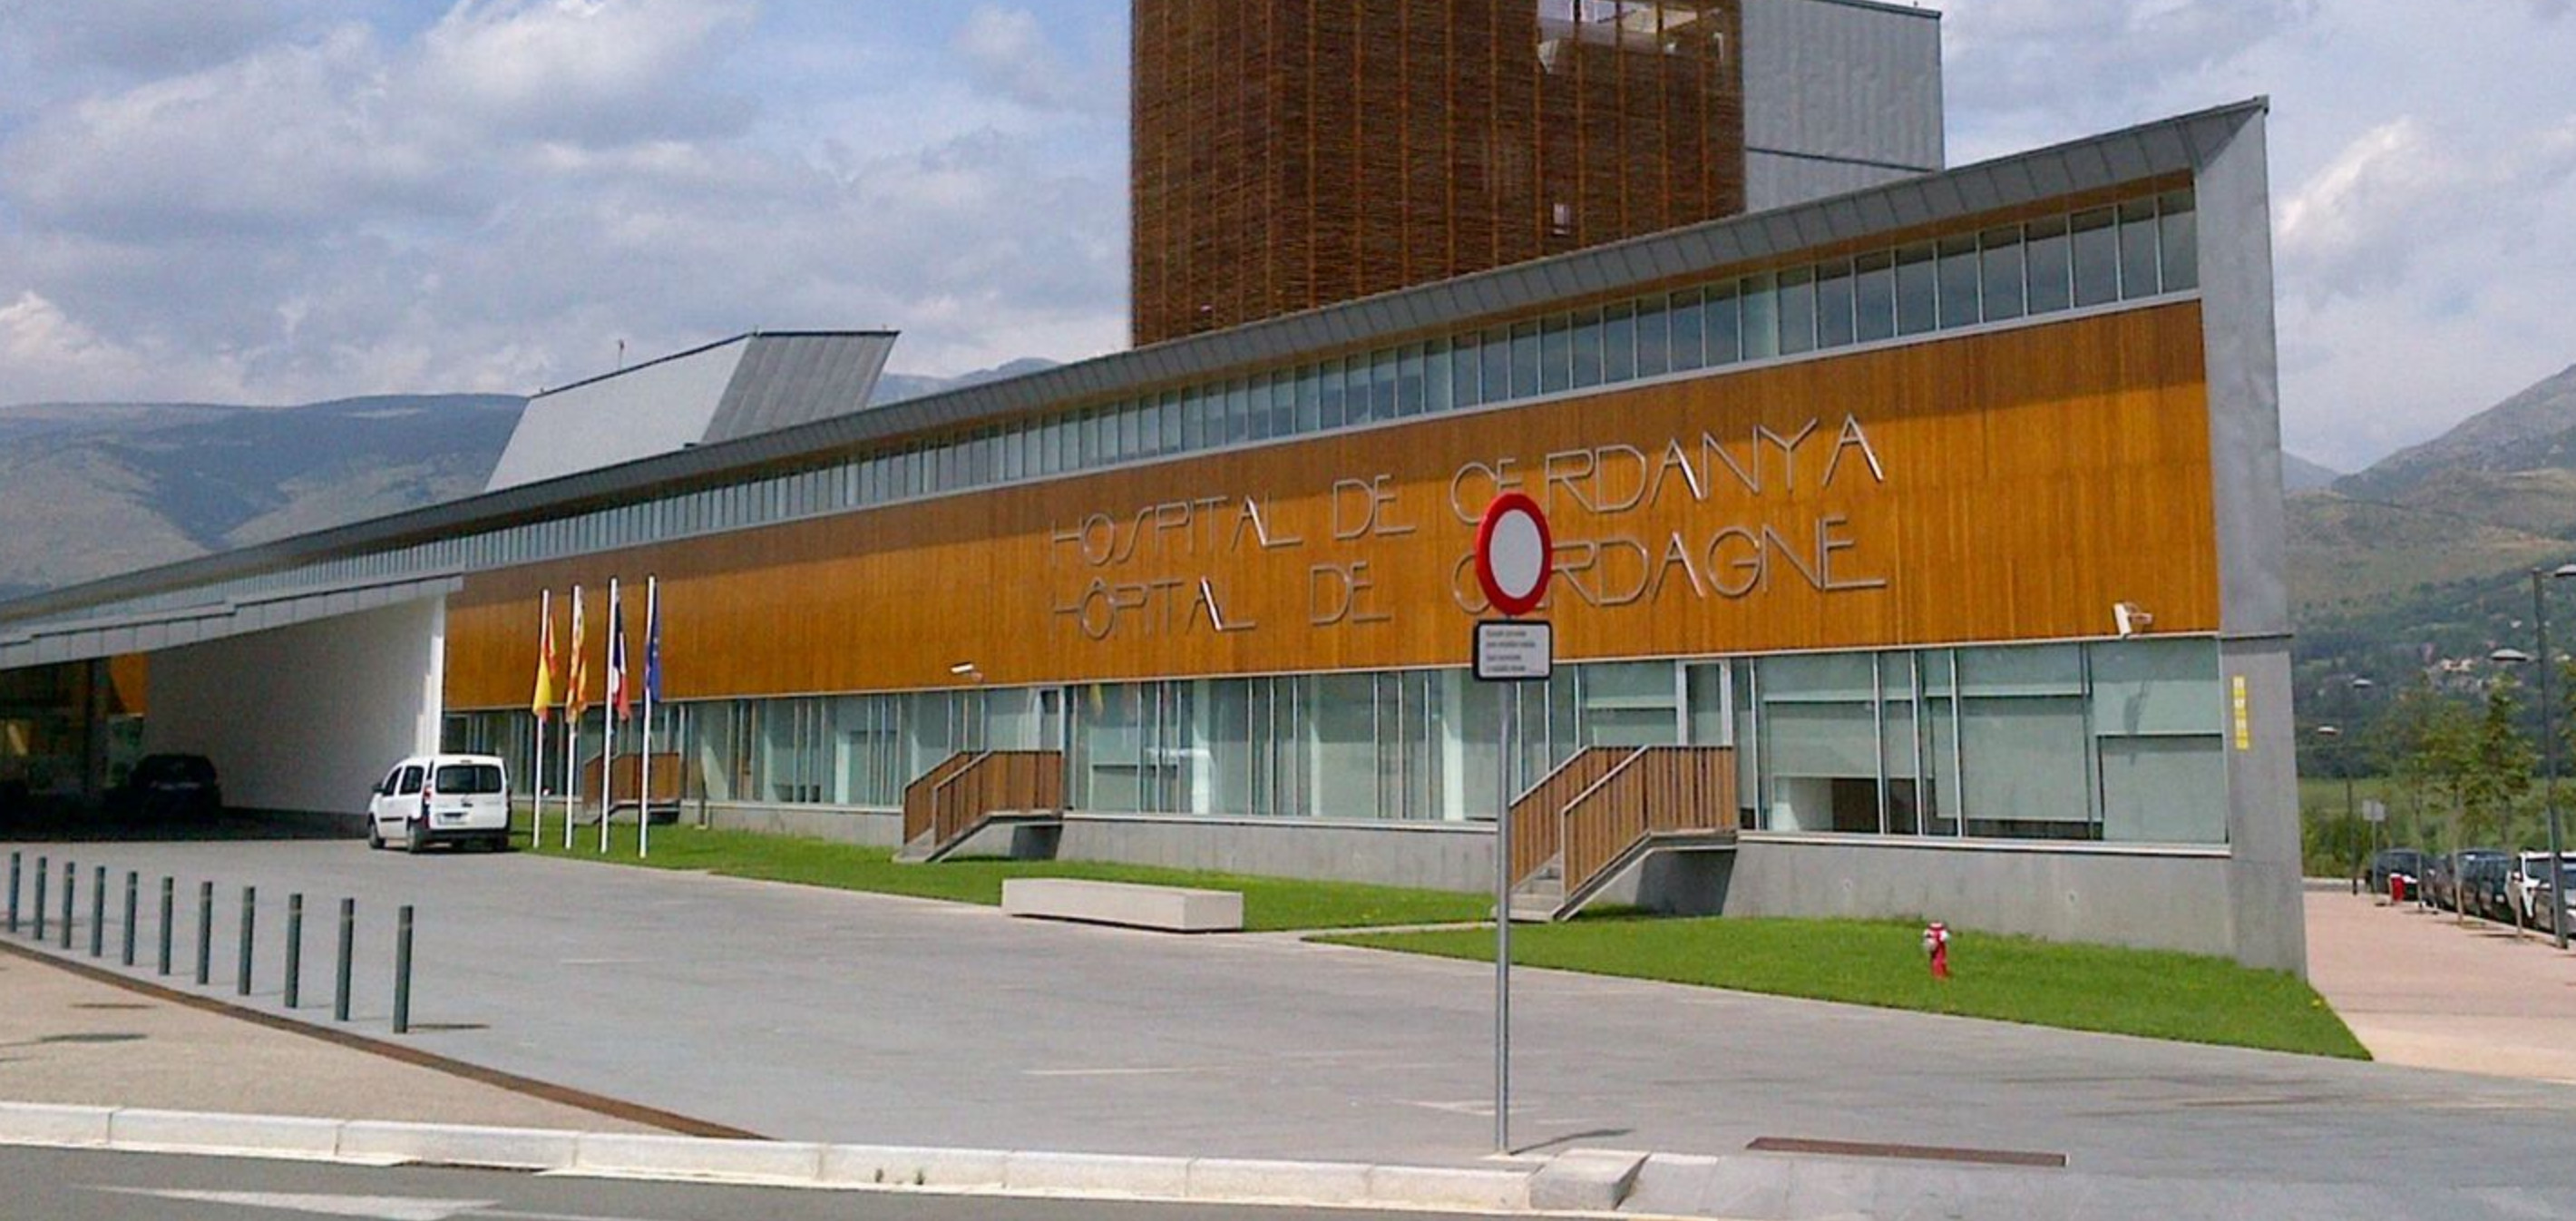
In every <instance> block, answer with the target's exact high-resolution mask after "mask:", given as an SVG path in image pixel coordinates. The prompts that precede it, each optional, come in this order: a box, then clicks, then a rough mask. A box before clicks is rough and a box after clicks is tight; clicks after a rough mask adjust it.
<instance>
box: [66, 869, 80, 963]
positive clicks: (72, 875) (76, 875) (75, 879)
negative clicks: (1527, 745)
mask: <svg viewBox="0 0 2576 1221" xmlns="http://www.w3.org/2000/svg"><path fill="white" fill-rule="evenodd" d="M79 883H80V866H79V865H76V864H73V863H72V862H70V861H64V862H63V932H62V939H63V940H62V945H63V949H64V951H65V952H69V951H70V950H71V948H72V907H73V904H72V891H73V890H74V889H75V888H77V887H78V885H79Z"/></svg>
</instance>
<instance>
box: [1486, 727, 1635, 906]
mask: <svg viewBox="0 0 2576 1221" xmlns="http://www.w3.org/2000/svg"><path fill="white" fill-rule="evenodd" d="M1634 753H1635V751H1634V749H1633V748H1631V747H1624V746H1587V747H1585V748H1583V749H1582V750H1578V751H1576V752H1574V754H1573V755H1571V756H1569V757H1568V758H1567V759H1566V760H1565V762H1563V763H1560V764H1557V765H1556V770H1555V771H1552V772H1549V773H1548V774H1547V775H1546V776H1545V777H1543V778H1541V779H1540V780H1539V782H1538V783H1537V784H1534V785H1531V786H1530V787H1529V790H1528V791H1527V792H1524V793H1522V794H1521V795H1520V796H1519V797H1517V798H1514V799H1513V800H1512V884H1513V885H1515V886H1517V885H1520V884H1522V883H1524V882H1527V881H1529V880H1530V878H1531V877H1532V876H1533V875H1535V874H1537V873H1538V871H1539V870H1541V869H1544V868H1546V867H1547V864H1548V862H1550V861H1553V860H1555V859H1556V854H1557V852H1558V851H1560V850H1561V849H1563V848H1564V846H1565V834H1564V832H1565V817H1564V815H1565V807H1566V806H1567V805H1568V804H1570V803H1572V802H1573V801H1574V799H1575V798H1577V797H1580V796H1582V795H1583V792H1584V790H1586V789H1589V788H1591V787H1592V786H1593V785H1596V784H1599V783H1601V778H1602V777H1604V776H1607V775H1609V774H1610V772H1611V770H1612V769H1614V768H1616V767H1618V766H1619V765H1620V764H1621V763H1623V762H1626V761H1627V759H1628V757H1629V756H1630V755H1632V754H1634Z"/></svg>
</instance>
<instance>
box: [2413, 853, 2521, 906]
mask: <svg viewBox="0 0 2576 1221" xmlns="http://www.w3.org/2000/svg"><path fill="white" fill-rule="evenodd" d="M2506 859H2507V858H2506V855H2505V853H2504V851H2503V850H2502V849H2500V848H2463V849H2461V850H2460V851H2458V852H2448V853H2444V854H2442V855H2440V856H2437V857H2434V858H2433V859H2432V861H2431V862H2430V863H2428V864H2427V865H2426V866H2425V868H2424V900H2425V902H2428V903H2431V904H2432V905H2433V906H2435V907H2438V908H2441V909H2442V910H2444V911H2454V912H2460V913H2462V914H2464V915H2474V914H2476V912H2477V910H2478V909H2477V907H2476V906H2475V897H2474V896H2472V895H2471V894H2470V893H2469V890H2470V886H2471V883H2470V882H2469V881H2468V878H2467V876H2466V875H2467V874H2468V873H2469V871H2470V870H2471V869H2473V868H2476V867H2478V863H2479V862H2481V861H2486V860H2495V861H2499V862H2501V861H2504V860H2506Z"/></svg>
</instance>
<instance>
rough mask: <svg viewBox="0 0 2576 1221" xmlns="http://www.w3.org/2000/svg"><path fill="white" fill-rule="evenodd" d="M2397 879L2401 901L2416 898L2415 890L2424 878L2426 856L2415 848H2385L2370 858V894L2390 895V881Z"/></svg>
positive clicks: (2398, 895) (2398, 894)
mask: <svg viewBox="0 0 2576 1221" xmlns="http://www.w3.org/2000/svg"><path fill="white" fill-rule="evenodd" d="M2390 878H2395V879H2397V884H2398V886H2399V887H2400V888H2401V889H2399V890H2398V892H2397V897H2398V898H2399V899H2401V900H2406V899H2413V898H2415V897H2416V895H2415V888H2416V887H2417V886H2419V885H2421V884H2422V882H2423V878H2424V854H2423V853H2422V852H2420V851H2417V850H2416V849H2413V848H2383V849H2381V850H2380V851H2379V852H2378V853H2376V854H2374V855H2373V856H2372V857H2371V858H2370V878H2369V886H2370V893H2372V894H2375V895H2384V894H2387V893H2388V881H2389V879H2390Z"/></svg>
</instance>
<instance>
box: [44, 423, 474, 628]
mask: <svg viewBox="0 0 2576 1221" xmlns="http://www.w3.org/2000/svg"><path fill="white" fill-rule="evenodd" d="M522 406H523V401H522V400H520V399H517V398H513V397H508V396H501V395H402V396H388V397H380V398H362V399H344V400H340V401H337V402H329V403H316V404H312V405H309V406H304V407H288V408H255V407H226V406H214V405H207V404H156V403H111V404H87V405H83V404H40V405H34V406H26V407H11V408H0V518H5V520H7V521H8V522H9V523H10V529H9V530H8V531H6V532H0V593H11V594H20V593H29V592H34V591H35V590H38V589H45V588H51V587H54V586H59V585H68V584H75V583H78V582H81V581H88V580H94V579H97V578H99V577H104V576H111V575H114V574H116V573H120V572H130V571H133V570H135V569H138V568H148V567H151V566H154V565H157V564H167V563H172V562H175V561H178V560H184V559H189V558H192V557H195V556H198V555H203V554H206V553H207V552H210V551H218V550H224V549H228V548H233V547H240V546H246V545H249V544H252V543H258V542H265V541H268V540H270V539H275V538H282V537H285V536H287V535H290V534H296V533H301V532H303V531H307V530H314V529H321V528H325V527H328V526H333V525H339V524H342V523H345V522H350V521H357V520H361V519H364V518H368V517H375V516H380V515H382V514H386V513H393V512H399V511H401V510H404V509H409V508H415V507H418V506H420V505H424V504H430V503H433V502H436V501H441V500H451V499H454V498H456V497H459V496H465V495H470V494H472V493H474V492H477V491H480V490H482V487H483V481H484V479H485V478H486V477H487V476H488V475H489V474H490V472H491V469H492V463H493V462H494V461H496V460H498V458H499V457H500V453H501V447H502V446H503V445H504V444H505V443H507V442H508V440H509V437H510V430H511V429H512V428H514V427H516V426H517V424H518V419H519V410H520V408H521V407H522Z"/></svg>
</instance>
